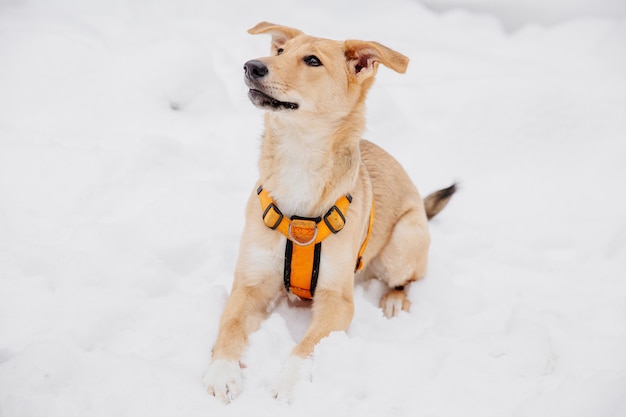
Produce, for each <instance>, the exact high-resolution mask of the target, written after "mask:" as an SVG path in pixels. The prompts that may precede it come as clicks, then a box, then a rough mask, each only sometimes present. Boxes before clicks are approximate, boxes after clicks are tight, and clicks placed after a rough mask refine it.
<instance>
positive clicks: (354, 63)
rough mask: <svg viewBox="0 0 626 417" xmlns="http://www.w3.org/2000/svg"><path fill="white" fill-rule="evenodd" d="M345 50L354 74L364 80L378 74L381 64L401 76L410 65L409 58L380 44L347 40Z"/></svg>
mask: <svg viewBox="0 0 626 417" xmlns="http://www.w3.org/2000/svg"><path fill="white" fill-rule="evenodd" d="M344 50H345V54H346V61H347V62H348V66H349V68H350V70H351V72H352V74H353V75H355V76H356V77H357V78H358V79H362V80H364V79H366V78H369V77H371V76H372V75H374V74H376V69H377V68H378V64H379V63H381V64H383V65H384V66H386V67H388V68H391V69H392V70H394V71H396V72H399V73H401V74H404V72H405V71H406V67H407V66H408V65H409V58H407V57H406V56H404V55H402V54H401V53H399V52H396V51H394V50H393V49H390V48H387V47H386V46H385V45H381V44H380V43H378V42H367V41H356V40H347V41H345V42H344Z"/></svg>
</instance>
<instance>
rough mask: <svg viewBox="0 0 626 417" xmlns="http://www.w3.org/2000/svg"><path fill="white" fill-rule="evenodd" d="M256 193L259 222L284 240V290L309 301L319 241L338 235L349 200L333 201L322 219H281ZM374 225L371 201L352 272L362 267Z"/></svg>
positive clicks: (264, 195)
mask: <svg viewBox="0 0 626 417" xmlns="http://www.w3.org/2000/svg"><path fill="white" fill-rule="evenodd" d="M257 194H258V195H259V199H260V201H261V209H262V210H263V223H265V225H266V226H267V227H269V228H270V229H272V230H278V231H279V232H281V233H282V234H283V235H284V236H285V237H286V238H287V244H286V246H285V269H284V274H283V276H284V281H285V288H286V289H287V291H290V292H292V293H293V294H295V295H297V296H298V297H300V298H305V299H309V300H310V299H312V298H313V295H314V293H315V287H316V285H317V278H318V275H319V266H320V258H321V253H322V241H323V240H324V239H326V238H327V237H328V236H330V235H331V234H335V233H339V231H341V229H343V227H344V225H345V224H346V215H345V214H346V213H347V211H348V207H350V203H351V202H352V197H351V196H350V194H346V195H344V196H342V197H341V198H339V200H337V201H336V202H335V205H334V206H332V207H331V208H330V210H328V211H327V212H326V214H325V215H324V217H316V218H310V217H299V216H292V217H291V219H287V218H285V216H284V215H283V213H281V211H280V210H279V209H278V207H277V206H276V203H275V202H274V200H273V199H272V197H270V194H269V193H268V192H267V191H266V190H264V189H263V186H260V187H259V188H258V189H257ZM373 224H374V202H373V201H372V210H371V211H370V218H369V225H368V227H367V236H366V237H365V240H364V241H363V243H362V244H361V248H360V249H359V253H358V255H357V261H356V266H355V269H354V272H357V271H359V270H360V269H361V268H363V260H362V257H363V252H365V248H366V247H367V243H368V241H369V239H370V235H371V234H372V225H373Z"/></svg>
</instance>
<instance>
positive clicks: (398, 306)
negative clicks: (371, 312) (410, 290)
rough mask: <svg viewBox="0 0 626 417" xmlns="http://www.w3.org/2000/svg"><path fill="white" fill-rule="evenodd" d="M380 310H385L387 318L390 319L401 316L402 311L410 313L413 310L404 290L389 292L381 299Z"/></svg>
mask: <svg viewBox="0 0 626 417" xmlns="http://www.w3.org/2000/svg"><path fill="white" fill-rule="evenodd" d="M380 308H382V309H383V313H384V314H385V317H387V318H388V319H390V318H392V317H394V316H397V315H398V314H400V311H409V310H410V309H411V302H410V301H409V299H408V298H407V297H406V293H405V292H404V290H389V292H388V293H387V294H385V295H384V296H383V298H381V299H380Z"/></svg>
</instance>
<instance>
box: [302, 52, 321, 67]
mask: <svg viewBox="0 0 626 417" xmlns="http://www.w3.org/2000/svg"><path fill="white" fill-rule="evenodd" d="M304 63H305V64H307V65H308V66H309V67H321V66H322V61H320V59H319V58H318V57H316V56H315V55H309V56H305V57H304Z"/></svg>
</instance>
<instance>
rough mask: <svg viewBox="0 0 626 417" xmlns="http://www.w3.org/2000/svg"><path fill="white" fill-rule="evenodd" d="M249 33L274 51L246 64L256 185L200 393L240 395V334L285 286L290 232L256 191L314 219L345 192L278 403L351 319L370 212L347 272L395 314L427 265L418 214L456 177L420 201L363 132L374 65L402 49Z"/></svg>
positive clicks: (397, 61) (243, 341)
mask: <svg viewBox="0 0 626 417" xmlns="http://www.w3.org/2000/svg"><path fill="white" fill-rule="evenodd" d="M249 33H251V34H260V33H267V34H270V35H271V36H272V53H271V56H269V57H265V58H261V59H257V60H252V61H248V62H247V63H246V64H245V66H244V72H245V82H246V85H247V86H248V87H250V92H249V94H248V96H249V98H250V100H251V101H252V103H253V104H254V105H255V106H257V107H258V108H260V109H262V110H265V111H266V114H265V133H264V135H263V141H262V146H261V156H260V161H259V171H260V181H259V183H258V184H257V186H256V187H255V191H254V192H253V193H252V195H251V197H250V200H249V202H248V205H247V208H246V224H245V228H244V231H243V236H242V238H241V243H240V249H239V258H238V260H237V266H236V269H235V279H234V283H233V287H232V291H231V294H230V297H229V299H228V302H227V304H226V307H225V309H224V312H223V315H222V318H221V322H220V328H219V334H218V337H217V341H216V343H215V346H214V348H213V352H212V361H211V364H210V366H209V370H208V371H207V373H206V375H205V377H204V383H205V385H206V387H207V390H208V391H209V393H211V394H212V395H215V396H216V397H219V398H220V399H222V400H223V401H225V402H229V401H231V400H232V399H233V398H235V397H236V396H237V395H238V394H239V393H240V392H241V389H242V382H243V376H242V370H241V368H240V364H239V361H240V359H241V357H242V355H243V354H244V350H245V348H246V345H247V341H248V336H249V334H250V333H251V332H253V331H255V330H256V329H258V327H259V325H260V324H261V322H262V320H263V319H264V318H265V317H266V316H267V314H268V309H269V307H270V305H272V302H273V301H274V300H275V299H276V298H277V297H279V296H281V295H282V296H284V295H285V294H287V292H288V290H286V288H289V287H288V286H287V287H286V286H285V282H284V279H283V278H284V272H285V268H287V266H286V264H285V257H286V246H287V241H288V238H287V237H286V236H285V234H284V233H281V232H280V231H278V230H272V228H270V227H268V226H272V224H273V220H272V224H268V223H267V222H266V221H267V219H265V221H264V214H267V211H268V210H266V207H265V206H264V205H263V203H262V202H260V200H259V198H260V197H259V195H258V193H257V191H258V190H257V187H259V186H262V187H263V189H264V190H266V192H268V193H269V196H270V197H269V198H271V201H272V203H273V204H274V207H276V209H277V212H279V213H281V214H282V215H284V218H291V217H292V216H302V217H306V218H321V217H322V216H324V215H325V214H327V213H329V210H331V208H333V206H334V205H336V203H337V202H338V199H340V198H342V196H345V195H347V194H349V195H350V196H351V203H350V204H349V208H348V209H347V210H345V212H342V215H343V216H345V224H342V226H343V228H342V229H341V230H340V231H337V233H332V234H330V236H329V237H328V238H326V239H324V240H323V250H322V251H321V255H319V259H318V261H319V264H318V270H317V271H316V274H317V286H316V287H315V288H314V297H313V300H312V308H313V316H312V321H311V324H310V327H309V329H308V331H307V332H306V334H305V336H304V338H303V339H302V340H301V341H300V343H298V344H297V345H296V346H295V347H294V348H293V350H292V353H291V356H290V358H289V359H288V360H287V362H286V364H285V366H284V368H283V371H282V373H281V374H280V377H279V381H278V384H277V387H276V390H275V395H276V397H278V398H284V399H287V400H290V399H291V390H292V387H293V385H294V384H295V383H296V382H297V381H298V379H299V378H300V376H299V375H300V367H301V363H302V361H303V360H304V359H306V358H307V357H309V356H310V355H311V354H312V353H313V350H314V348H315V345H316V344H317V343H318V342H319V341H320V340H321V339H322V338H324V337H326V336H327V335H328V334H330V333H331V332H333V331H341V330H346V329H347V328H348V326H349V325H350V323H351V321H352V316H353V312H354V305H353V285H354V281H355V263H356V262H357V258H358V257H359V252H360V249H361V248H362V247H363V245H364V242H365V241H366V239H367V237H368V234H369V230H370V218H371V217H370V216H371V212H372V210H374V213H375V214H374V217H373V219H374V220H373V228H372V229H371V238H370V239H369V244H368V245H367V247H366V249H365V252H364V253H363V254H362V255H363V256H362V259H361V264H362V265H361V266H363V269H361V270H360V271H359V272H358V273H356V278H360V277H363V278H377V279H379V280H381V281H382V282H384V283H386V284H387V285H388V287H389V291H388V292H387V293H386V294H385V295H384V296H383V297H382V299H381V301H380V305H381V307H382V310H383V312H384V314H385V315H386V316H387V317H392V316H394V315H396V314H397V313H398V312H399V311H400V310H405V311H408V310H409V307H410V302H409V300H408V299H407V296H406V288H407V285H408V284H409V283H411V282H412V281H415V280H417V279H419V278H421V277H423V276H424V275H425V273H426V264H427V256H428V247H429V244H430V237H429V233H428V221H427V219H428V218H430V217H432V216H434V215H435V214H437V213H438V212H439V211H440V210H441V209H442V208H443V207H444V206H445V205H446V203H447V202H448V200H449V198H450V197H451V195H452V194H453V193H454V191H455V186H454V185H453V186H451V187H448V188H446V189H443V190H440V191H438V192H436V193H433V194H431V195H430V196H428V197H427V198H426V199H425V201H423V200H422V199H421V197H420V195H419V194H418V192H417V189H416V188H415V186H414V185H413V183H412V182H411V180H410V179H409V177H408V176H407V174H406V173H405V171H404V170H403V169H402V167H401V166H400V165H399V164H398V162H397V161H396V160H395V159H394V158H393V157H391V156H390V155H389V154H387V153H386V152H385V151H383V150H382V149H380V148H379V147H377V146H376V145H374V144H372V143H370V142H368V141H365V140H363V139H361V134H362V132H363V130H364V128H365V117H364V102H365V97H366V93H367V91H368V89H369V88H370V87H371V85H372V83H373V81H374V76H375V74H376V71H377V69H378V65H379V64H383V65H385V66H387V67H388V68H391V69H392V70H394V71H396V72H399V73H404V72H405V70H406V68H407V65H408V62H409V60H408V58H407V57H405V56H404V55H402V54H400V53H398V52H395V51H393V50H391V49H389V48H387V47H385V46H383V45H381V44H379V43H377V42H365V41H357V40H347V41H333V40H327V39H320V38H314V37H311V36H307V35H305V34H303V33H302V32H301V31H299V30H297V29H292V28H289V27H285V26H279V25H275V24H271V23H266V22H262V23H259V24H258V25H256V26H255V27H253V28H252V29H250V30H249ZM331 211H332V210H331ZM339 222H341V220H339ZM318 224H320V225H321V226H314V229H315V230H313V229H311V230H313V231H314V233H315V234H317V232H318V230H317V228H318V227H319V228H322V227H325V226H323V225H322V223H321V222H320V223H318ZM289 233H291V230H290V231H289ZM288 236H289V235H288ZM291 240H293V239H291ZM296 244H298V242H296Z"/></svg>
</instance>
